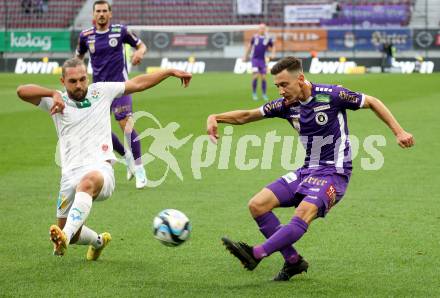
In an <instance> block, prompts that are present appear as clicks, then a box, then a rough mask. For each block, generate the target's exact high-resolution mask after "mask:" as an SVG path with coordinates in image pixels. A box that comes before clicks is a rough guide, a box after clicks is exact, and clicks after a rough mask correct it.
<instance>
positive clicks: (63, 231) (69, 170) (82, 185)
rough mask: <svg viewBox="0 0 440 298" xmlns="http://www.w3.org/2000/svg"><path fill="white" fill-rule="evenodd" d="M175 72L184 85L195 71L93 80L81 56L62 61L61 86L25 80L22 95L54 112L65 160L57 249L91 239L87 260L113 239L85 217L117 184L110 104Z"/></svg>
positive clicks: (54, 233)
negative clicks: (86, 223) (89, 83)
mask: <svg viewBox="0 0 440 298" xmlns="http://www.w3.org/2000/svg"><path fill="white" fill-rule="evenodd" d="M170 76H174V77H177V78H180V79H181V81H182V83H183V84H184V86H185V87H187V86H188V85H189V83H190V80H191V74H190V73H187V72H184V71H180V70H173V69H172V70H164V71H158V72H156V73H153V74H144V75H139V76H136V77H134V78H133V79H131V80H128V81H126V82H100V83H94V84H91V85H90V86H89V85H88V78H87V71H86V66H85V65H84V63H83V62H82V61H81V60H80V59H77V58H72V59H69V60H67V61H66V62H65V63H64V64H63V68H62V77H61V83H62V84H63V85H64V87H65V89H66V91H65V92H60V91H56V90H52V89H47V88H44V87H41V86H38V85H33V84H29V85H21V86H19V87H18V88H17V94H18V96H19V97H20V98H21V99H22V100H24V101H26V102H29V103H32V104H34V105H36V106H38V107H40V108H41V109H43V110H45V111H47V112H49V113H50V115H51V117H52V119H53V121H54V124H55V128H56V131H57V135H58V139H59V148H60V150H59V152H60V160H61V173H62V177H61V182H60V184H61V185H60V193H59V197H58V202H57V225H52V226H51V227H50V231H49V232H50V240H51V241H52V242H53V245H54V251H53V253H54V255H58V256H63V255H64V254H65V252H66V250H67V247H68V245H69V244H79V245H89V249H88V251H87V260H97V259H98V257H99V256H100V254H101V252H102V250H103V248H104V247H105V246H106V245H107V244H108V243H109V242H110V240H111V235H110V234H109V233H107V232H104V233H102V234H99V235H98V234H97V233H96V232H95V231H93V230H92V229H90V228H89V227H87V226H85V225H84V223H85V221H86V219H87V217H88V215H89V213H90V209H91V207H92V203H93V201H100V200H105V199H107V198H109V197H110V196H111V195H112V193H113V191H114V189H115V178H114V173H113V167H112V164H113V162H114V161H115V160H116V157H115V155H114V153H113V147H112V137H111V125H110V113H109V112H108V111H109V109H110V106H111V104H112V102H113V100H114V99H115V98H118V97H121V96H123V95H128V94H132V93H134V92H140V91H144V90H146V89H149V88H151V87H154V86H155V85H157V84H159V83H160V82H161V81H163V80H164V79H166V78H168V77H170Z"/></svg>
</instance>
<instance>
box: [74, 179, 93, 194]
mask: <svg viewBox="0 0 440 298" xmlns="http://www.w3.org/2000/svg"><path fill="white" fill-rule="evenodd" d="M94 189H95V181H94V179H91V178H85V179H83V180H81V182H80V183H79V185H78V187H77V189H76V191H78V192H79V191H80V192H87V193H89V194H91V193H93V192H94Z"/></svg>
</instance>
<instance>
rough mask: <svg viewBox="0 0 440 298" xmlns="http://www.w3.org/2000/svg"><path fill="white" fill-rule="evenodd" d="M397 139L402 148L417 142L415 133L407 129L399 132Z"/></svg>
mask: <svg viewBox="0 0 440 298" xmlns="http://www.w3.org/2000/svg"><path fill="white" fill-rule="evenodd" d="M396 140H397V143H398V144H399V146H400V147H402V148H409V147H412V146H414V144H415V140H414V137H413V135H412V134H410V133H409V132H406V131H402V132H401V133H399V134H397V135H396Z"/></svg>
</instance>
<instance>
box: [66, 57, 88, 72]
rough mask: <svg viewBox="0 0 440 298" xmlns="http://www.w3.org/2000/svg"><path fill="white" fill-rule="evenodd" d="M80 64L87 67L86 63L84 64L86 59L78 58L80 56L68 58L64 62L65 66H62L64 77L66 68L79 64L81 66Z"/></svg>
mask: <svg viewBox="0 0 440 298" xmlns="http://www.w3.org/2000/svg"><path fill="white" fill-rule="evenodd" d="M80 65H82V66H84V67H86V65H85V64H84V61H82V60H81V59H78V58H70V59H67V60H66V61H64V63H63V67H62V72H61V74H62V75H63V77H64V75H65V74H66V69H67V68H71V67H77V66H80Z"/></svg>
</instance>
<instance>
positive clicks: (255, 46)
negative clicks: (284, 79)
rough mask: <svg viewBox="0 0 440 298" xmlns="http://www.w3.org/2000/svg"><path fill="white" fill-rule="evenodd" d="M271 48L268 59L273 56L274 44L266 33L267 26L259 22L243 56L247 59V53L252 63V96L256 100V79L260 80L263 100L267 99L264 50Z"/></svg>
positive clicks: (244, 59)
mask: <svg viewBox="0 0 440 298" xmlns="http://www.w3.org/2000/svg"><path fill="white" fill-rule="evenodd" d="M269 49H271V55H270V58H269V59H274V58H275V45H274V41H273V40H272V38H271V37H270V36H269V35H268V34H267V28H266V25H265V24H260V26H259V28H258V34H255V35H254V36H253V37H252V39H251V41H250V43H249V44H248V45H247V46H246V52H245V54H244V57H243V61H247V59H248V57H249V54H250V56H251V63H252V72H253V74H252V98H253V100H258V95H257V84H258V79H260V81H261V91H262V96H263V99H264V100H268V98H267V95H266V89H267V84H266V71H267V66H266V52H267V51H268V50H269Z"/></svg>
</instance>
